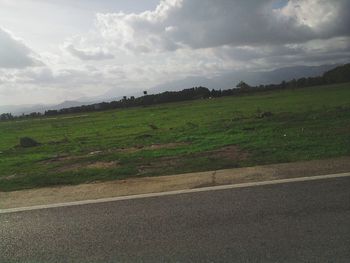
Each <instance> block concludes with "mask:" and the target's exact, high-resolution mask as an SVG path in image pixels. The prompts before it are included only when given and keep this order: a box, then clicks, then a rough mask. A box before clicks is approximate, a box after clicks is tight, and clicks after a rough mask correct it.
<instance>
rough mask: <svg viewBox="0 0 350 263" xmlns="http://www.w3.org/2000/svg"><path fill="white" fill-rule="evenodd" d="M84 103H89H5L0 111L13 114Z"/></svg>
mask: <svg viewBox="0 0 350 263" xmlns="http://www.w3.org/2000/svg"><path fill="white" fill-rule="evenodd" d="M84 104H90V103H86V102H79V101H64V102H62V103H60V104H57V105H45V104H34V105H18V106H16V105H7V106H6V105H5V106H0V113H5V112H6V113H8V112H11V113H12V114H13V115H22V114H23V113H24V114H28V113H31V112H41V113H43V112H45V111H46V110H59V109H63V108H70V107H78V106H82V105H84Z"/></svg>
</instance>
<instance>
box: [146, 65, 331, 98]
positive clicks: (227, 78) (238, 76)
mask: <svg viewBox="0 0 350 263" xmlns="http://www.w3.org/2000/svg"><path fill="white" fill-rule="evenodd" d="M336 66H337V65H322V66H314V67H311V66H294V67H286V68H280V69H276V70H273V71H251V72H249V71H233V72H229V73H225V74H222V75H220V76H216V77H214V78H206V77H187V78H185V79H181V80H176V81H172V82H168V83H164V84H161V85H158V86H155V87H153V88H151V89H150V90H149V93H150V94H155V93H159V92H164V91H179V90H183V89H185V88H190V87H197V86H204V87H207V88H209V89H222V90H225V89H231V88H233V87H235V86H236V84H237V83H239V82H240V81H244V82H246V83H248V84H249V85H251V86H256V85H260V84H263V85H266V84H272V83H276V84H278V83H281V82H282V81H283V80H286V81H288V80H292V79H298V78H303V77H316V76H320V75H322V74H323V73H325V72H326V71H328V70H330V69H333V68H335V67H336Z"/></svg>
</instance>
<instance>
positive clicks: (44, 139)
mask: <svg viewBox="0 0 350 263" xmlns="http://www.w3.org/2000/svg"><path fill="white" fill-rule="evenodd" d="M265 111H269V112H272V113H273V116H272V117H268V118H263V119H259V118H256V116H257V114H258V113H259V112H265ZM79 115H82V116H80V117H79ZM79 115H66V116H59V117H57V118H53V117H52V118H41V119H31V120H22V121H8V122H0V138H1V139H0V191H11V190H19V189H25V188H34V187H43V186H48V185H62V184H79V183H83V182H91V181H96V180H113V179H122V178H127V177H137V176H153V175H165V174H176V173H184V172H193V171H204V170H212V169H220V168H230V167H243V166H251V165H257V164H269V163H279V162H292V161H298V160H311V159H322V158H329V157H338V156H343V155H349V154H350V84H349V83H347V84H341V85H332V86H320V87H312V88H305V89H297V90H284V91H274V92H264V93H257V94H251V95H246V96H240V97H224V98H219V99H212V100H198V101H190V102H181V103H173V104H163V105H157V106H152V107H144V108H132V109H125V110H113V111H106V112H96V113H86V114H79ZM73 117H74V118H73ZM152 125H154V126H155V127H153V128H152V127H151V126H152ZM155 128H156V129H155ZM25 136H28V137H31V138H33V139H35V140H37V141H39V142H40V143H42V145H41V146H39V147H35V148H21V147H16V145H18V143H19V139H20V138H21V137H25ZM167 143H179V144H178V145H172V147H156V148H154V147H147V146H150V145H154V144H167ZM228 145H235V146H237V149H236V151H238V153H237V154H236V156H228V155H223V153H222V152H221V151H220V149H221V148H222V147H224V146H228ZM141 146H142V147H144V148H141ZM175 146H176V147H175ZM132 147H136V148H137V147H138V148H140V149H136V148H133V149H130V148H132ZM122 148H124V150H121V149H122ZM95 151H100V152H98V153H96V154H90V153H91V152H95ZM243 156H245V158H243ZM63 157H64V158H63ZM112 161H113V162H116V163H117V165H114V166H108V167H93V164H96V163H102V164H105V163H109V162H112ZM89 165H90V166H89ZM91 165H92V167H91Z"/></svg>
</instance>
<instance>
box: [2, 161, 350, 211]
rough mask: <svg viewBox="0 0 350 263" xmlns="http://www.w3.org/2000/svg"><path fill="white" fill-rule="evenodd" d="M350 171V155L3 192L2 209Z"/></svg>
mask: <svg viewBox="0 0 350 263" xmlns="http://www.w3.org/2000/svg"><path fill="white" fill-rule="evenodd" d="M345 172H350V156H348V157H342V158H336V159H327V160H316V161H307V162H296V163H284V164H274V165H265V166H256V167H248V168H237V169H228V170H218V171H209V172H201V173H189V174H180V175H173V176H160V177H145V178H134V179H127V180H118V181H111V182H97V183H91V184H82V185H78V186H61V187H47V188H41V189H32V190H22V191H14V192H0V209H6V208H15V207H25V206H33V205H44V204H54V203H61V202H73V201H81V200H91V199H99V198H108V197H117V196H126V195H135V194H144V193H155V192H164V191H174V190H182V189H193V188H198V187H204V186H213V185H225V184H236V183H246V182H257V181H265V180H274V179H285V178H297V177H306V176H315V175H324V174H335V173H345Z"/></svg>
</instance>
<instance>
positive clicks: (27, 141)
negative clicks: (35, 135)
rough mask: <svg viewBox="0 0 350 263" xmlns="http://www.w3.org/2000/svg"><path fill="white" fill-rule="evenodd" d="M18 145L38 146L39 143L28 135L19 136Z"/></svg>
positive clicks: (25, 146) (26, 146)
mask: <svg viewBox="0 0 350 263" xmlns="http://www.w3.org/2000/svg"><path fill="white" fill-rule="evenodd" d="M19 145H20V146H21V147H24V148H29V147H36V146H39V145H40V143H39V142H37V141H36V140H34V139H32V138H29V137H23V138H20V140H19Z"/></svg>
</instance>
